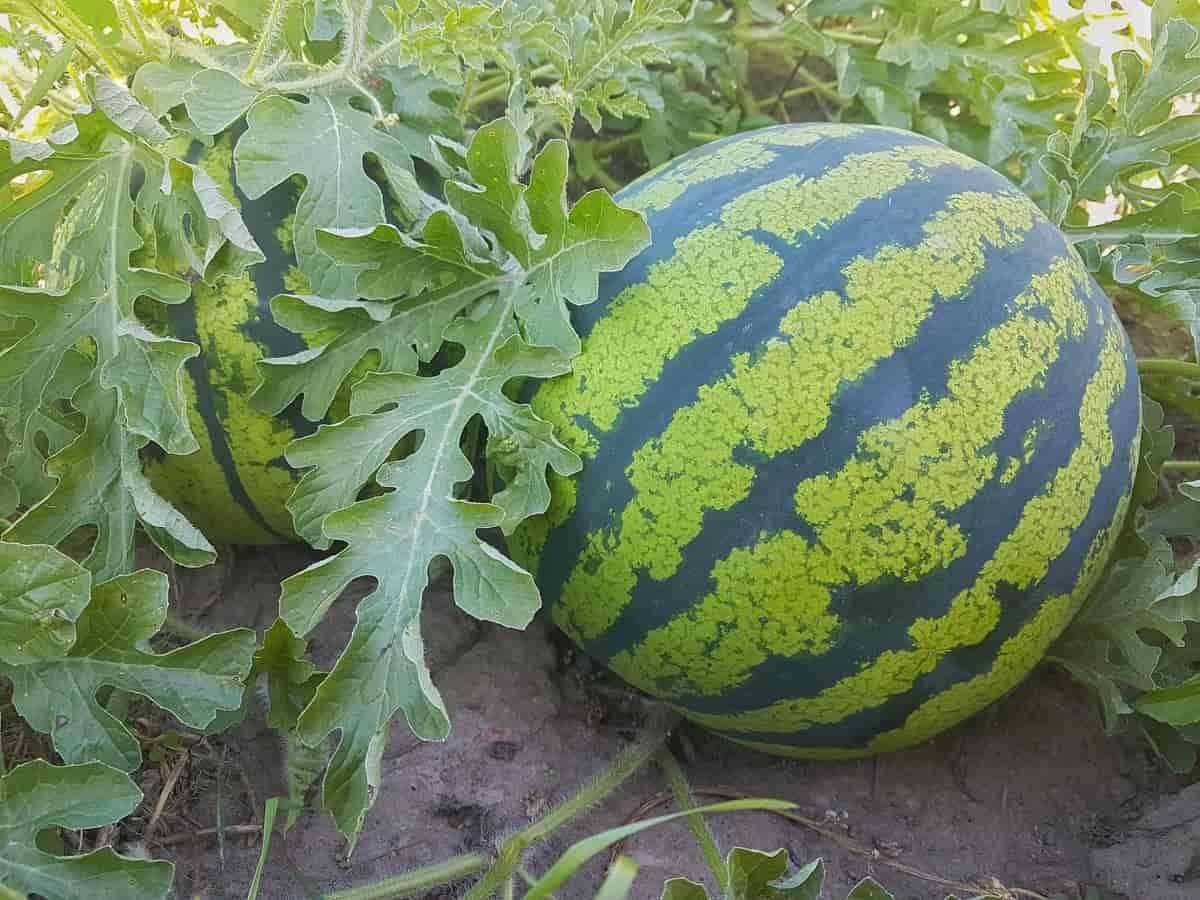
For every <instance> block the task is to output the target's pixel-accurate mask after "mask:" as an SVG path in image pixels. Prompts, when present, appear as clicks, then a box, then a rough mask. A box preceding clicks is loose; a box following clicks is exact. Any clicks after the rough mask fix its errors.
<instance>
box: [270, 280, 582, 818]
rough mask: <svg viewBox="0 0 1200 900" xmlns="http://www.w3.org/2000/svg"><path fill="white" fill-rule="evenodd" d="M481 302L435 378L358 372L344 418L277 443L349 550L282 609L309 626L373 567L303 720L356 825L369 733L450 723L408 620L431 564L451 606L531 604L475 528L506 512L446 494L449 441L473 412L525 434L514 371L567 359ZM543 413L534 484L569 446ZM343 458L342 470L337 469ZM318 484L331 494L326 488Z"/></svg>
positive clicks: (457, 460)
mask: <svg viewBox="0 0 1200 900" xmlns="http://www.w3.org/2000/svg"><path fill="white" fill-rule="evenodd" d="M488 304H489V305H490V307H491V308H490V309H489V310H488V312H487V314H486V315H485V316H483V317H482V318H480V319H478V320H472V319H467V318H463V319H459V320H457V321H456V322H455V323H454V324H453V325H452V326H451V327H450V329H448V331H447V337H448V339H450V340H452V341H455V342H456V343H461V344H462V345H463V347H464V348H466V355H465V356H464V358H463V360H462V361H461V362H460V363H459V364H458V365H456V366H453V367H452V368H449V369H447V370H446V371H444V372H442V373H441V374H439V375H437V376H434V377H431V378H420V377H417V376H414V375H407V374H404V373H390V374H376V375H368V376H367V377H366V378H364V379H363V380H362V381H361V382H359V383H358V384H357V385H356V386H355V389H354V394H353V398H352V400H351V408H350V409H351V416H350V417H349V418H347V419H345V420H344V421H342V422H340V423H338V424H336V425H333V426H326V427H322V428H321V429H319V430H318V432H317V433H316V434H315V435H312V436H311V437H308V438H305V439H303V440H300V441H297V442H296V443H294V444H293V445H292V447H291V449H290V450H289V451H288V458H289V461H290V462H291V463H292V464H293V465H296V466H300V467H305V468H308V469H309V471H308V472H307V473H306V474H305V476H304V478H303V479H301V483H300V485H299V486H298V487H297V489H296V494H295V501H294V502H295V503H296V504H298V505H303V504H306V503H312V502H320V503H322V504H324V503H328V504H329V505H330V506H332V507H334V508H337V507H339V506H343V505H345V506H348V508H346V509H341V510H339V511H338V512H335V513H332V514H331V515H329V516H327V517H325V518H324V520H323V532H324V535H325V537H327V538H329V539H332V540H338V541H345V542H346V543H347V545H348V546H347V548H346V549H345V550H343V551H341V552H340V553H338V554H337V555H336V556H334V557H332V558H330V559H327V560H324V561H323V562H321V563H318V564H317V565H314V566H312V567H310V568H308V569H306V570H304V571H303V572H301V573H299V574H298V575H294V576H292V577H291V578H289V579H287V580H286V581H285V582H284V591H283V598H282V600H281V603H280V605H281V614H282V617H283V619H284V620H285V621H286V622H287V623H288V624H289V625H290V626H291V628H292V629H293V630H294V631H295V632H297V633H298V634H306V633H307V632H308V631H310V630H311V629H312V628H313V627H314V626H315V625H316V624H317V623H318V622H319V621H320V619H321V617H322V616H323V615H324V613H325V611H326V610H327V609H328V608H329V605H330V604H331V603H332V602H333V601H334V599H336V598H337V596H338V595H339V594H340V593H341V592H342V590H343V589H344V588H345V587H346V586H347V585H348V584H349V583H350V582H351V581H353V580H354V579H356V578H358V577H361V576H364V575H369V576H372V577H373V578H375V579H376V580H377V582H378V587H377V588H376V590H375V591H374V592H373V593H371V594H370V595H369V596H367V597H366V598H365V599H364V600H362V601H361V602H360V604H359V607H358V621H357V624H356V626H355V629H354V633H353V635H352V636H351V638H350V643H349V645H348V646H347V648H346V650H345V652H344V653H343V655H342V657H341V658H340V659H339V660H338V662H337V664H336V665H335V666H334V667H333V670H332V671H331V672H330V673H329V675H328V677H327V678H326V679H325V681H324V682H323V683H322V684H321V685H320V687H318V688H317V692H316V696H315V697H314V699H313V701H312V702H311V703H310V704H309V706H308V708H307V709H305V711H304V713H303V714H302V715H301V717H300V722H299V729H300V734H301V736H302V737H303V738H304V739H305V740H306V741H307V742H308V743H310V744H313V743H316V742H318V741H320V740H321V739H323V738H324V737H325V736H326V735H327V734H329V733H330V732H332V731H334V730H336V729H340V730H341V732H342V740H341V744H340V745H339V747H338V750H337V752H336V754H335V756H334V758H333V760H332V762H331V763H330V767H329V772H328V774H327V776H326V780H325V799H326V804H327V805H328V806H329V807H330V808H331V809H332V810H333V811H334V813H335V816H336V817H337V819H338V824H339V827H341V829H342V830H343V831H344V832H346V833H349V834H353V833H356V832H357V830H358V828H359V826H360V823H361V818H362V815H363V814H364V813H365V811H366V808H367V805H368V785H367V781H366V778H365V774H364V767H365V766H366V763H367V761H368V760H369V758H370V756H371V744H372V742H373V741H374V740H375V739H376V735H377V734H380V733H382V732H383V731H384V730H385V729H386V727H387V724H388V722H389V721H390V720H391V718H392V716H393V715H395V713H396V711H397V710H403V712H404V715H405V717H406V718H407V720H408V723H409V725H410V727H411V728H412V729H413V731H414V732H416V733H417V734H418V735H419V736H421V737H423V738H427V739H440V738H443V737H445V736H446V734H447V732H448V731H449V721H448V718H447V715H446V710H445V707H444V706H443V704H442V700H441V697H440V695H439V694H438V691H437V689H436V688H435V687H434V685H433V682H432V680H431V678H430V674H429V670H428V669H427V668H426V665H425V658H424V657H425V651H424V645H423V642H422V639H421V632H420V611H421V596H422V593H423V591H424V589H425V586H426V584H427V582H428V580H429V574H428V571H429V566H430V563H431V562H433V560H434V559H435V558H437V557H446V558H448V559H449V560H450V562H451V564H452V566H453V569H454V596H455V599H456V602H457V603H458V605H459V606H460V607H462V608H463V609H465V610H466V611H467V612H469V613H471V614H472V615H473V616H475V617H476V618H479V619H485V620H488V621H493V622H498V623H499V624H502V625H507V626H510V627H514V628H522V627H524V626H525V625H527V624H528V623H529V620H530V619H531V618H532V617H533V614H534V613H535V612H536V611H537V609H538V606H539V604H540V598H539V595H538V592H537V588H536V587H535V585H534V582H533V577H532V576H531V575H530V574H529V573H528V572H525V571H524V570H523V569H521V568H520V567H518V566H517V565H515V564H514V563H513V562H511V561H510V560H509V559H508V558H507V557H506V556H505V555H504V554H503V553H501V552H500V551H499V550H497V549H495V548H494V547H492V546H491V545H490V544H488V543H486V542H485V541H484V540H483V539H482V538H480V537H479V534H478V532H479V531H480V530H481V529H484V528H491V527H495V526H498V525H500V524H501V522H502V521H503V519H504V511H503V510H502V509H500V507H498V506H495V505H494V504H491V503H472V502H468V501H465V500H460V499H457V498H456V495H455V489H456V487H457V486H458V485H459V484H461V483H462V482H465V481H467V480H468V479H470V477H471V474H472V467H471V462H470V461H469V460H468V459H467V457H466V456H464V455H463V452H462V450H461V449H460V447H459V442H460V440H461V436H462V433H463V429H464V428H466V426H467V423H468V422H469V421H470V420H471V419H472V418H473V417H475V416H477V415H478V416H482V417H483V419H484V421H485V422H486V423H487V425H488V428H489V430H490V431H491V433H492V434H504V433H506V432H508V431H511V430H512V429H513V428H517V429H521V430H523V431H525V433H528V432H527V431H526V428H527V426H528V424H529V423H530V422H534V423H536V422H537V420H536V419H534V418H533V416H532V415H531V414H529V413H528V412H527V408H525V407H521V406H518V405H517V404H514V403H513V402H512V401H511V400H509V399H508V398H507V397H506V396H505V395H504V393H503V392H502V389H503V387H504V385H505V384H506V383H507V382H508V381H510V380H512V379H513V378H517V377H521V376H526V377H536V378H546V377H550V376H553V375H556V374H559V373H562V372H564V371H566V369H567V365H566V361H565V359H564V358H563V357H562V355H561V354H559V353H558V352H557V351H555V350H552V349H549V348H537V347H530V346H529V345H528V344H526V343H525V342H524V341H523V340H522V339H521V338H520V336H519V335H517V334H516V329H515V324H514V323H513V320H512V298H511V292H510V293H508V294H505V295H501V296H500V297H497V298H495V299H493V300H491V301H488ZM540 424H541V425H542V426H543V431H542V434H541V442H540V445H538V446H533V447H530V448H528V450H529V452H528V453H527V455H526V460H527V461H528V464H529V465H530V466H538V467H540V468H541V470H542V471H541V478H542V479H543V480H544V479H545V467H546V465H547V464H549V465H551V466H553V467H554V468H555V469H556V470H557V471H558V472H560V473H561V474H563V475H567V474H570V473H572V472H573V471H574V470H575V469H576V468H577V467H578V460H577V458H576V457H575V456H574V454H572V453H571V452H570V451H568V450H566V448H564V447H562V446H561V445H560V444H559V443H558V442H557V441H556V440H554V438H553V435H552V434H551V433H550V429H549V427H548V426H546V425H545V423H540ZM418 431H419V432H421V433H422V434H423V439H422V442H421V446H420V447H419V449H417V450H416V451H415V452H413V453H412V454H411V455H409V456H408V457H405V458H404V459H402V460H400V461H398V462H386V460H387V458H388V456H389V455H390V453H391V451H392V449H393V448H394V447H395V446H396V444H397V443H399V441H400V440H401V439H403V438H404V437H406V436H407V435H409V434H412V433H414V432H418ZM349 458H353V459H354V460H355V463H356V465H355V466H354V467H348V466H347V465H346V461H347V459H349ZM376 469H378V474H377V475H376V481H377V482H378V483H379V484H380V485H381V486H382V487H384V488H385V489H388V490H387V492H386V493H384V494H383V495H382V496H379V497H374V498H371V499H369V500H364V501H361V502H358V503H355V504H353V505H352V506H350V505H349V502H348V501H350V500H352V499H353V497H354V495H355V493H356V492H357V486H358V484H359V478H360V473H362V472H368V473H369V472H372V471H375V470H376ZM326 496H329V497H333V498H336V499H334V500H323V499H322V498H324V497H326ZM313 498H316V500H314V499H313Z"/></svg>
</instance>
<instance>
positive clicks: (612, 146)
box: [592, 131, 642, 156]
mask: <svg viewBox="0 0 1200 900" xmlns="http://www.w3.org/2000/svg"><path fill="white" fill-rule="evenodd" d="M641 139H642V136H641V135H640V134H639V133H638V132H636V131H631V132H629V133H628V134H623V135H621V136H620V137H615V138H609V139H608V140H607V141H596V142H594V143H593V144H592V153H593V154H594V155H595V156H611V155H612V153H613V151H615V150H620V149H621V148H622V147H628V146H630V145H631V144H636V143H637V142H638V141H640V140H641Z"/></svg>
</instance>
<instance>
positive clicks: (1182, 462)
mask: <svg viewBox="0 0 1200 900" xmlns="http://www.w3.org/2000/svg"><path fill="white" fill-rule="evenodd" d="M1159 472H1160V473H1161V474H1163V475H1167V474H1176V475H1178V474H1183V473H1187V472H1200V459H1168V460H1167V461H1166V462H1164V463H1163V464H1162V467H1161V468H1160V469H1159Z"/></svg>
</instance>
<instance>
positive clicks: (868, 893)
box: [846, 877, 895, 900]
mask: <svg viewBox="0 0 1200 900" xmlns="http://www.w3.org/2000/svg"><path fill="white" fill-rule="evenodd" d="M846 900H895V898H894V897H893V896H892V895H891V894H890V893H889V892H888V891H885V890H884V889H883V885H881V884H880V883H879V882H878V881H876V880H875V879H874V878H869V877H868V878H864V879H863V880H862V881H860V882H859V883H858V884H856V885H855V886H854V888H853V890H851V891H850V893H849V894H847V895H846Z"/></svg>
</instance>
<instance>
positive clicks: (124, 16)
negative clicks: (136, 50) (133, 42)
mask: <svg viewBox="0 0 1200 900" xmlns="http://www.w3.org/2000/svg"><path fill="white" fill-rule="evenodd" d="M116 8H117V15H118V16H120V18H121V22H122V24H124V25H127V26H129V30H130V31H132V32H133V36H134V37H135V38H136V39H137V42H138V44H139V45H140V46H141V48H142V52H143V53H145V54H146V55H147V56H149V55H151V51H150V40H149V38H147V37H146V29H145V28H143V27H142V14H141V13H140V12H138V8H137V4H136V2H134V0H120V2H119V3H118V4H117V7H116Z"/></svg>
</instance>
